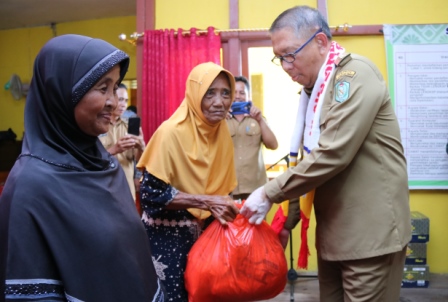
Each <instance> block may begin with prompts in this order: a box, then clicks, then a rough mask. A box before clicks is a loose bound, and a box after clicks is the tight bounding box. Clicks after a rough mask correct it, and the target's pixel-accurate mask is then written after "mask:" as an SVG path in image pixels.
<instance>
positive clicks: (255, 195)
mask: <svg viewBox="0 0 448 302" xmlns="http://www.w3.org/2000/svg"><path fill="white" fill-rule="evenodd" d="M271 207H272V202H271V201H270V200H269V198H268V197H267V196H266V193H265V192H264V188H263V187H259V188H258V189H256V190H255V191H253V192H252V194H250V195H249V197H248V198H247V199H246V201H245V202H244V205H243V207H242V208H241V210H240V214H241V215H243V216H245V217H246V218H247V219H249V223H251V224H254V223H255V224H260V223H261V222H262V221H263V219H264V217H265V216H266V214H267V213H268V212H269V210H270V209H271Z"/></svg>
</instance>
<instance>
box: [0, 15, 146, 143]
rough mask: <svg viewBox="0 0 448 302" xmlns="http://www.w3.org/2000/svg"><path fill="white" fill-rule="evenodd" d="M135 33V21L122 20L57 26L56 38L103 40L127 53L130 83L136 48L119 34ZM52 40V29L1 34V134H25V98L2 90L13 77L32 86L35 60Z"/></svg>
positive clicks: (0, 31) (34, 28)
mask: <svg viewBox="0 0 448 302" xmlns="http://www.w3.org/2000/svg"><path fill="white" fill-rule="evenodd" d="M135 31H136V18H135V17H133V16H131V17H121V18H111V19H98V20H90V21H83V22H70V23H61V24H57V25H56V35H58V36H59V35H63V34H80V35H87V36H91V37H94V38H100V39H103V40H106V41H108V42H109V43H111V44H113V45H115V46H116V47H118V48H120V49H121V50H123V51H125V52H127V53H128V54H129V55H130V57H131V63H130V66H129V71H128V74H127V75H126V78H127V79H135V78H136V74H137V72H136V65H135V62H136V60H135V53H136V49H135V47H134V46H132V45H131V44H129V43H127V42H123V41H120V40H119V39H118V35H119V34H120V33H127V34H130V33H133V32H135ZM52 37H53V30H52V29H51V28H50V27H49V26H42V27H32V28H20V29H12V30H0V41H1V42H0V45H1V46H0V131H1V130H6V129H8V128H12V130H13V131H14V132H15V133H16V134H17V137H18V139H21V138H22V134H23V131H24V125H23V110H24V107H25V98H22V99H21V100H19V101H16V100H14V99H13V97H12V95H11V93H10V91H8V90H5V89H3V86H4V84H6V83H7V82H8V81H9V79H10V77H11V75H12V74H13V73H16V74H17V75H19V77H20V78H21V80H22V82H23V83H29V82H30V80H31V77H32V74H33V64H34V59H35V57H36V55H37V53H38V52H39V50H40V49H41V48H42V46H43V45H44V44H45V43H46V42H47V41H48V40H49V39H51V38H52Z"/></svg>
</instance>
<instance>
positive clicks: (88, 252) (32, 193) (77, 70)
mask: <svg viewBox="0 0 448 302" xmlns="http://www.w3.org/2000/svg"><path fill="white" fill-rule="evenodd" d="M117 64H120V67H121V69H120V74H121V79H123V77H124V75H125V73H126V71H127V68H128V65H129V58H128V56H127V55H126V54H125V53H124V52H122V51H120V50H118V49H117V48H115V47H114V46H112V45H111V44H109V43H107V42H105V41H102V40H99V39H92V38H89V37H84V36H79V35H64V36H60V37H56V38H53V39H51V40H50V41H49V42H48V43H47V44H46V45H45V46H44V47H43V48H42V50H41V51H40V52H39V54H38V56H37V58H36V61H35V65H34V74H33V79H32V81H31V85H30V91H29V94H28V97H27V104H26V107H25V137H24V142H23V148H22V154H21V155H20V157H19V159H18V160H17V161H16V163H15V165H14V167H13V169H12V170H11V172H10V174H9V176H8V179H7V182H6V184H5V187H4V190H3V193H2V196H1V197H0V247H1V250H0V282H1V283H0V284H1V285H0V286H4V288H0V290H1V292H4V293H5V296H3V295H1V296H2V297H1V298H0V300H2V299H4V298H5V297H6V300H7V301H8V300H9V299H17V298H21V299H23V300H26V301H34V300H36V301H37V300H45V301H47V300H51V301H53V300H54V301H65V300H69V301H163V300H164V290H163V288H162V287H161V285H160V281H159V280H158V278H157V275H156V273H155V269H154V266H153V263H152V259H151V252H150V248H149V242H148V239H147V236H146V233H145V230H144V227H143V224H142V223H141V221H140V217H139V215H138V213H137V211H136V208H135V204H134V201H133V198H132V195H131V193H130V190H129V186H128V185H127V182H126V178H125V175H124V172H123V171H122V169H121V167H120V165H119V164H118V162H117V160H116V159H115V158H114V157H112V156H110V154H108V153H107V152H106V150H105V149H104V148H103V146H102V144H101V143H100V141H99V140H98V138H97V137H92V136H90V135H87V134H85V133H84V132H83V131H81V129H80V128H79V127H78V126H77V123H76V121H75V117H74V108H75V106H76V105H77V104H78V102H79V101H80V100H81V99H82V97H83V96H84V95H85V94H86V93H87V92H88V91H89V89H90V88H91V87H93V86H94V84H96V82H97V81H98V80H99V79H100V78H101V77H102V76H103V75H104V74H106V73H107V72H108V71H109V70H110V69H111V68H112V67H113V66H115V65H117Z"/></svg>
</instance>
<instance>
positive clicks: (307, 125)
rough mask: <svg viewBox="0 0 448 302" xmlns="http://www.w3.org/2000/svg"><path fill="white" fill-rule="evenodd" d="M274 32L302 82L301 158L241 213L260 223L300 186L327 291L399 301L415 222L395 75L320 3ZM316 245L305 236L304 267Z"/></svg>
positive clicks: (294, 11) (287, 66)
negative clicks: (336, 26) (335, 33)
mask: <svg viewBox="0 0 448 302" xmlns="http://www.w3.org/2000/svg"><path fill="white" fill-rule="evenodd" d="M270 33H271V40H272V45H273V50H274V54H275V57H274V58H273V59H272V61H273V62H274V63H276V64H277V65H280V66H281V67H282V68H283V70H284V71H285V72H286V73H288V75H289V76H290V77H291V79H292V80H293V81H295V82H297V83H299V84H300V85H302V86H303V89H302V92H301V95H300V100H299V102H300V103H299V110H298V111H299V112H298V114H297V120H296V124H295V129H294V134H293V137H292V139H291V147H290V163H291V166H293V167H292V168H290V169H288V170H287V171H286V172H285V173H284V174H282V175H280V176H278V177H277V178H275V179H273V180H271V181H270V182H268V183H267V184H266V185H264V186H262V187H260V188H258V189H256V190H255V191H254V192H253V193H252V194H251V195H250V196H249V197H248V199H247V200H246V202H245V204H244V206H243V208H242V209H241V213H242V214H243V215H245V216H246V217H248V218H249V221H250V222H251V223H255V224H259V223H261V221H262V220H263V218H264V217H265V215H266V213H267V212H268V210H269V209H270V208H271V206H272V204H273V203H279V202H282V201H284V200H287V199H293V198H295V197H299V196H300V209H301V216H302V238H306V236H305V235H306V228H307V223H308V222H309V218H310V213H311V209H312V207H314V210H315V217H316V226H317V227H316V248H317V263H318V271H319V272H318V278H319V290H320V301H322V302H325V301H331V302H333V301H370V302H371V301H398V300H399V295H400V287H401V279H402V272H403V267H404V261H405V256H406V246H407V244H408V242H409V241H410V239H411V224H410V208H409V191H408V177H407V167H406V160H405V156H404V151H403V146H402V144H401V137H400V129H399V126H398V121H397V118H396V115H395V112H394V108H393V105H392V103H391V100H390V97H389V93H388V90H387V87H386V83H385V81H384V79H383V77H382V75H381V73H380V71H379V70H378V68H377V67H376V66H375V65H374V64H373V63H372V62H371V61H370V60H368V59H367V58H365V57H362V56H359V55H356V54H353V53H348V52H346V51H345V49H344V48H343V47H342V46H341V45H339V44H338V43H336V42H335V41H332V36H331V32H330V29H329V26H328V24H327V22H326V21H325V19H324V18H323V17H322V15H321V14H320V13H319V12H318V11H317V10H315V9H313V8H310V7H307V6H296V7H293V8H291V9H288V10H286V11H285V12H283V13H282V14H280V15H279V16H278V17H277V19H276V20H275V21H274V23H273V24H272V26H271V28H270ZM299 150H300V152H299ZM299 154H300V156H299ZM297 219H299V217H297ZM284 231H285V232H283V231H282V232H283V233H288V232H289V230H284ZM307 251H308V250H307V246H306V240H305V241H302V248H301V253H300V254H299V266H301V267H306V266H307V262H306V260H307V258H306V257H307Z"/></svg>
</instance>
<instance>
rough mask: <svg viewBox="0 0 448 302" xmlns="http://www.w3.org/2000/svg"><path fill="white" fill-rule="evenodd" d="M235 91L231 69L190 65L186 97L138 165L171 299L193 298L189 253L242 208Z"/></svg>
mask: <svg viewBox="0 0 448 302" xmlns="http://www.w3.org/2000/svg"><path fill="white" fill-rule="evenodd" d="M234 91H235V82H234V80H233V75H232V74H231V73H230V72H229V71H227V70H225V69H223V68H222V67H221V66H219V65H217V64H215V63H211V62H208V63H202V64H199V65H197V66H196V67H194V68H193V69H192V71H191V72H190V75H189V76H188V79H187V82H186V92H185V98H184V100H183V102H182V103H181V104H180V106H179V108H177V110H176V111H175V112H174V114H173V115H172V116H171V117H170V118H169V119H168V120H166V121H165V122H163V123H162V124H161V125H160V126H159V128H158V129H157V130H156V132H155V133H154V134H153V135H152V137H151V139H150V141H149V142H148V146H147V147H146V149H145V152H144V153H143V155H142V157H141V159H140V161H139V162H138V164H137V168H139V169H141V170H142V171H143V178H142V182H141V187H140V193H141V196H140V202H141V205H142V209H143V215H142V220H143V223H144V225H145V227H146V231H147V233H148V237H149V242H150V244H151V251H152V253H153V256H152V257H153V261H154V265H155V267H156V270H157V273H158V275H159V277H160V279H161V280H162V281H163V283H164V285H165V287H166V289H167V293H168V298H169V301H188V293H187V292H186V290H185V283H184V272H185V268H186V262H187V255H188V252H189V251H190V249H191V247H192V246H193V244H194V243H195V242H196V240H197V239H198V237H199V235H200V234H201V233H202V231H203V230H204V229H205V228H206V227H207V226H208V225H209V224H210V223H211V221H212V220H213V219H217V220H218V221H219V222H220V223H221V224H227V222H229V221H233V220H234V219H235V217H236V215H237V214H238V208H237V207H236V205H235V202H234V201H233V199H232V198H231V196H230V195H229V194H230V193H231V192H232V190H233V189H234V188H235V186H236V176H235V168H234V162H233V146H232V140H231V138H230V134H229V129H228V127H227V125H226V122H225V118H226V115H227V113H228V111H229V109H230V105H231V104H232V100H233V94H234Z"/></svg>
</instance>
